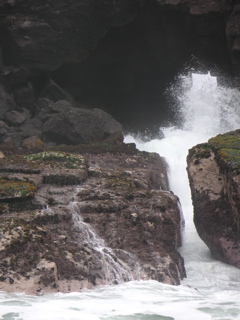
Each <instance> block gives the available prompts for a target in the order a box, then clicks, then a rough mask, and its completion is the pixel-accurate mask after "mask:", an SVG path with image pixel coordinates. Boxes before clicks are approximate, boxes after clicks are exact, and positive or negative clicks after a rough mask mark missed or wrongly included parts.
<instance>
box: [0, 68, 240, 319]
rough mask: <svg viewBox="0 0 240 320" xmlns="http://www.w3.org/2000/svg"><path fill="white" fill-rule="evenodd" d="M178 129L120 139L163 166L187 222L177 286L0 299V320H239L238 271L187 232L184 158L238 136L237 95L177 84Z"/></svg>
mask: <svg viewBox="0 0 240 320" xmlns="http://www.w3.org/2000/svg"><path fill="white" fill-rule="evenodd" d="M178 81H179V83H178V86H177V87H178V88H180V90H179V91H178V89H175V88H173V91H174V94H175V95H177V99H178V110H176V112H178V116H179V126H177V127H176V126H175V127H174V126H169V127H166V128H160V130H161V132H162V134H163V136H164V138H162V139H155V140H152V141H148V142H144V141H142V140H141V139H139V138H137V137H133V136H131V135H127V136H126V137H125V142H135V143H136V145H137V147H138V149H140V150H145V151H151V152H158V153H159V154H160V155H161V156H164V157H165V158H166V160H167V162H168V164H169V180H170V186H171V189H172V190H173V191H174V193H175V194H177V195H178V197H179V198H180V201H181V205H182V210H183V214H184V218H185V222H186V227H185V234H184V245H183V247H182V248H181V250H180V251H181V254H182V255H183V256H184V259H185V266H186V270H187V278H186V279H184V280H183V281H182V283H181V285H180V286H169V285H165V284H161V283H158V282H156V281H130V282H127V283H123V284H120V285H117V286H103V287H98V288H95V289H93V290H86V291H84V292H74V293H69V294H62V293H57V294H49V295H43V296H28V295H25V294H24V293H22V294H7V293H4V292H0V319H2V320H7V319H8V320H10V319H11V320H20V319H21V320H28V319H29V320H30V319H31V320H38V319H39V320H48V319H49V320H55V319H56V320H60V319H64V320H75V319H89V320H170V319H171V320H172V319H175V320H190V319H193V320H208V319H215V320H233V319H240V270H239V269H236V268H234V267H232V266H230V265H227V264H224V263H221V262H219V261H216V260H214V259H213V258H212V257H211V254H210V252H209V250H208V248H207V247H206V246H205V245H204V243H203V242H202V241H201V240H200V239H199V237H198V235H197V233H196V231H195V227H194V225H193V209H192V204H191V196H190V190H189V185H188V179H187V173H186V155H187V152H188V149H189V148H191V147H192V146H193V145H196V144H198V143H201V142H206V141H207V140H208V139H209V138H210V137H212V136H215V135H217V134H218V133H224V132H227V131H230V130H234V129H237V128H240V93H239V92H238V91H236V90H234V89H230V88H224V87H221V86H218V85H217V80H216V78H214V77H212V76H211V75H210V74H208V75H200V74H193V75H188V76H180V77H179V80H178Z"/></svg>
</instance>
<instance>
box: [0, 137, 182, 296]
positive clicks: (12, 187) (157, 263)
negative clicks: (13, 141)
mask: <svg viewBox="0 0 240 320" xmlns="http://www.w3.org/2000/svg"><path fill="white" fill-rule="evenodd" d="M112 144H114V145H112ZM81 148H82V147H81V146H70V147H69V146H61V151H59V150H56V148H55V150H48V151H44V152H39V153H35V154H25V155H10V156H8V155H7V156H6V157H5V158H4V159H1V160H0V161H1V171H0V186H2V189H1V193H0V195H2V198H0V199H1V203H0V212H1V219H0V290H4V291H8V292H9V291H24V292H27V293H34V294H36V293H46V292H57V291H60V292H70V291H80V290H82V289H85V288H92V287H94V286H98V285H106V284H118V283H122V282H125V281H130V280H140V279H144V280H146V279H154V280H157V281H161V282H164V283H167V284H173V285H178V284H179V283H180V279H181V278H183V277H184V276H185V269H184V262H183V259H182V257H181V256H180V254H179V252H178V250H177V248H178V247H179V246H181V228H182V222H183V221H182V217H181V213H180V210H179V202H178V198H177V197H176V196H175V195H173V194H172V192H170V191H169V190H168V179H167V170H166V163H165V161H164V159H162V158H161V157H159V156H158V155H157V154H154V153H146V152H140V151H137V150H136V148H135V147H134V146H133V145H124V144H121V143H120V142H119V140H118V142H117V143H116V142H112V141H108V142H106V143H104V145H102V144H97V145H95V146H94V145H93V144H92V145H85V149H84V148H83V149H81ZM64 150H65V151H64ZM70 150H72V152H69V151H70ZM79 150H85V152H84V154H83V153H79ZM110 150H112V151H111V152H110ZM23 151H24V152H26V151H28V152H29V151H30V150H28V149H27V148H25V149H23ZM66 151H68V152H66ZM89 151H92V153H90V152H89ZM94 151H95V152H94ZM73 152H74V153H73ZM6 176H8V179H6ZM30 195H31V197H30ZM20 196H21V197H22V198H16V197H20ZM14 197H15V198H14Z"/></svg>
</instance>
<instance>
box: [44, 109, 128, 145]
mask: <svg viewBox="0 0 240 320" xmlns="http://www.w3.org/2000/svg"><path fill="white" fill-rule="evenodd" d="M56 107H57V106H56V105H55V108H56ZM63 107H64V109H65V108H66V106H64V105H62V106H60V105H58V109H59V111H61V108H63ZM65 110H66V109H65ZM117 132H122V126H121V124H120V123H119V122H118V121H116V120H115V119H113V118H112V117H111V116H110V115H109V114H108V113H106V112H104V111H103V110H101V109H93V110H87V109H80V108H71V109H67V110H66V111H62V112H58V113H55V114H53V115H52V116H51V118H50V119H49V120H47V121H46V122H45V123H44V127H43V133H44V135H45V140H46V141H53V142H56V143H58V144H60V143H66V144H81V143H91V142H97V141H101V140H103V139H105V138H107V137H109V136H110V135H111V134H116V133H117Z"/></svg>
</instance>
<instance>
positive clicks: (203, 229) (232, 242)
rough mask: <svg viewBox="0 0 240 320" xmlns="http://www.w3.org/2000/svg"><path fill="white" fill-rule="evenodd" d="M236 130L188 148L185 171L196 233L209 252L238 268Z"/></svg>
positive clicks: (239, 137) (239, 140)
mask: <svg viewBox="0 0 240 320" xmlns="http://www.w3.org/2000/svg"><path fill="white" fill-rule="evenodd" d="M239 150H240V131H239V130H237V131H234V132H230V133H227V134H224V135H219V136H216V137H214V138H212V139H210V140H209V141H208V143H206V144H200V145H198V146H196V147H194V148H192V149H191V150H190V152H189V155H188V168H187V170H188V175H189V181H190V187H191V191H192V199H193V206H194V222H195V225H196V229H197V231H198V234H199V236H200V237H201V238H202V240H203V241H204V242H205V243H206V244H207V246H208V247H209V249H210V251H211V252H212V254H213V256H214V257H215V258H217V259H219V260H221V261H223V262H226V263H229V264H232V265H234V266H236V267H238V268H240V246H239V232H240V223H239V222H240V220H239V219H240V151H239Z"/></svg>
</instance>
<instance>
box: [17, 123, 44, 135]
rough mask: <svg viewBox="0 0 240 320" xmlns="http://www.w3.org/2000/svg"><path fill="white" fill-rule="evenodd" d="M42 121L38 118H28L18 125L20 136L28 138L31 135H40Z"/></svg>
mask: <svg viewBox="0 0 240 320" xmlns="http://www.w3.org/2000/svg"><path fill="white" fill-rule="evenodd" d="M42 131H43V122H42V121H41V120H39V119H38V118H33V119H28V120H26V121H25V122H24V124H23V125H22V126H21V127H20V135H21V137H22V138H24V139H25V138H29V137H32V136H37V137H39V138H41V137H42Z"/></svg>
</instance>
